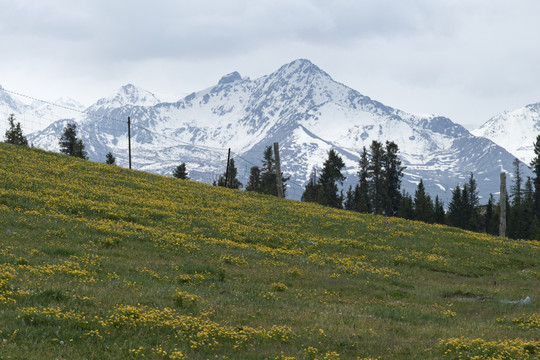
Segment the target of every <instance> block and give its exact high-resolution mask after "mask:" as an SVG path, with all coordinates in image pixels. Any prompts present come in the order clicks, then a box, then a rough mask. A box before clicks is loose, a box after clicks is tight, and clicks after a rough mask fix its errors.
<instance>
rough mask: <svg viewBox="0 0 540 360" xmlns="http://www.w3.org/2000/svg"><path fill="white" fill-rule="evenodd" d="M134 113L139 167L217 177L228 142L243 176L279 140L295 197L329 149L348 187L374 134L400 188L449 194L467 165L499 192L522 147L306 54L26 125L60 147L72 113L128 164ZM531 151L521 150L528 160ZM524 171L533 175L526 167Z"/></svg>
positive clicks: (482, 186)
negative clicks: (387, 95)
mask: <svg viewBox="0 0 540 360" xmlns="http://www.w3.org/2000/svg"><path fill="white" fill-rule="evenodd" d="M66 101H67V100H66ZM0 104H3V105H0V106H4V107H6V108H7V107H10V108H12V109H13V110H12V111H13V112H15V113H16V114H21V115H22V116H23V119H28V118H32V116H36V117H39V116H40V115H39V113H37V112H36V111H37V110H32V109H35V107H34V108H32V107H31V105H23V104H20V103H17V102H16V101H15V100H13V98H12V97H10V96H9V93H6V92H3V91H0ZM24 106H30V108H24ZM74 106H75V107H77V105H74ZM531 106H532V105H531ZM70 107H71V106H70ZM538 108H539V106H538V104H537V105H536V111H538ZM531 109H532V108H531ZM0 110H1V107H0ZM80 110H81V111H82V109H80ZM32 111H34V113H32ZM30 113H31V115H28V114H30ZM531 114H532V110H531ZM536 114H538V112H536ZM128 116H129V117H130V118H131V120H132V124H133V126H132V148H133V167H134V168H135V169H140V170H146V171H151V172H154V173H159V174H164V175H170V174H171V173H172V171H173V169H174V168H175V167H176V166H177V165H178V164H180V163H182V162H185V163H186V165H187V169H188V171H189V173H190V176H191V178H192V179H194V180H200V181H205V182H211V180H212V179H215V178H216V177H217V176H218V175H219V174H222V173H223V172H224V170H225V163H226V156H227V154H226V150H227V149H228V148H231V149H232V151H233V156H234V157H235V161H236V164H237V167H238V171H239V179H240V181H241V182H243V183H244V185H245V184H246V183H247V177H248V175H249V169H250V167H251V166H252V165H254V164H256V165H260V164H261V158H262V154H263V151H264V148H265V147H266V146H269V145H272V144H273V143H274V142H279V144H280V155H281V160H282V170H283V171H284V172H285V174H286V175H287V176H290V177H291V180H290V185H291V186H290V189H289V197H292V198H296V199H298V198H299V197H300V195H301V193H302V186H303V185H304V184H305V183H306V182H307V180H308V178H309V174H310V172H311V170H312V168H314V167H318V168H320V167H321V166H322V163H323V161H324V160H325V159H326V156H327V152H328V150H329V149H331V148H333V149H335V150H336V151H337V152H339V154H340V155H341V156H342V158H343V159H344V161H345V164H346V170H345V173H346V175H347V180H346V183H345V186H344V187H345V188H346V187H348V185H351V184H355V183H356V182H357V181H358V180H357V177H356V172H357V170H358V160H359V157H360V153H361V152H362V148H363V147H364V146H365V147H366V148H368V149H369V146H370V144H371V143H372V141H373V140H377V141H379V142H385V141H394V142H395V143H396V144H397V145H398V147H399V150H400V151H399V154H400V157H401V159H402V161H403V165H404V166H406V167H407V168H406V170H405V172H404V173H405V176H404V178H403V183H402V188H403V189H405V190H406V191H407V192H409V193H410V194H414V191H415V189H416V186H417V184H418V182H419V181H420V179H423V182H424V185H425V186H426V189H427V191H428V192H429V193H430V194H431V195H432V197H435V195H438V196H439V197H440V198H441V200H443V201H444V202H446V203H448V202H449V201H450V198H451V190H452V189H454V188H455V187H456V185H458V184H463V183H464V182H465V181H467V179H468V177H469V174H470V173H473V174H474V176H475V179H476V181H477V183H478V189H479V192H480V195H481V197H482V198H483V201H484V202H485V201H487V197H488V196H489V194H490V193H493V194H498V191H499V173H500V171H501V170H505V171H507V172H509V173H512V171H513V167H512V162H513V160H514V157H515V156H517V155H513V154H512V153H511V152H513V151H514V150H512V147H511V146H509V145H507V144H506V143H504V142H503V141H499V138H498V137H496V136H492V137H490V136H489V134H490V133H488V132H484V133H481V132H480V130H481V129H483V128H484V127H485V126H486V125H487V124H488V123H489V122H488V123H486V125H484V126H483V127H482V128H480V129H478V130H476V131H474V132H473V133H471V132H469V131H468V130H466V129H465V128H464V127H463V126H461V125H459V124H456V123H454V122H452V121H451V120H450V119H448V118H446V117H441V116H434V115H428V116H426V115H415V114H410V113H407V112H404V111H401V110H398V109H394V108H392V107H389V106H386V105H383V104H381V103H380V102H377V101H375V100H372V99H371V98H369V97H367V96H365V95H362V94H361V93H359V92H358V91H356V90H354V89H351V88H349V87H347V86H346V85H343V84H341V83H338V82H336V81H334V80H333V79H332V78H331V77H330V75H328V74H327V73H325V72H324V71H323V70H321V69H320V68H319V67H317V66H316V65H314V64H313V63H311V62H310V61H309V60H303V59H300V60H295V61H293V62H291V63H289V64H286V65H283V66H282V67H280V68H279V69H278V70H276V71H275V72H273V73H272V74H270V75H267V76H263V77H261V78H258V79H254V80H251V79H249V78H247V77H242V76H241V75H240V74H239V73H238V72H233V73H230V74H228V75H225V76H223V77H222V78H221V79H220V80H219V81H218V83H217V84H216V85H215V86H213V87H210V88H208V89H205V90H202V91H198V92H194V93H192V94H190V95H188V96H186V97H185V98H183V99H181V100H179V101H177V102H161V101H160V100H158V99H157V98H156V97H155V96H154V95H153V94H152V93H150V92H148V91H146V90H143V89H140V88H137V87H135V86H133V85H131V84H130V85H125V86H123V87H122V88H121V89H120V90H119V91H118V93H117V94H116V95H114V96H112V97H110V98H103V99H100V100H99V101H97V102H96V103H95V104H93V105H91V106H90V107H88V108H86V109H84V111H82V112H80V113H75V115H74V112H71V113H70V117H66V118H64V119H62V118H58V119H51V120H52V121H51V122H50V123H49V124H50V125H48V126H46V127H43V126H41V127H42V128H38V129H33V131H31V133H30V132H28V138H29V140H30V141H31V142H32V143H33V144H34V145H35V146H37V147H40V148H44V149H49V150H55V151H57V150H58V139H59V137H60V136H61V133H62V129H63V127H64V126H65V124H66V123H68V122H70V121H75V122H77V124H78V126H79V135H80V136H81V137H82V138H83V141H84V143H85V144H86V148H87V151H88V153H89V156H90V159H92V160H95V161H100V162H104V161H105V154H106V153H107V152H109V151H111V152H112V153H113V154H114V155H115V156H116V157H117V160H118V163H119V164H120V165H121V166H127V162H128V159H127V148H128V145H127V125H126V121H127V118H128ZM527 116H529V115H527ZM531 116H532V115H531ZM492 120H493V119H492ZM492 120H490V121H492ZM21 122H23V121H21ZM501 122H502V123H504V120H501ZM27 128H28V129H32V128H31V127H30V126H28V127H27ZM23 129H25V127H24V124H23ZM497 129H501V130H498V131H495V130H494V131H493V132H492V133H493V134H499V135H497V136H499V137H502V136H501V135H500V134H501V133H504V132H505V131H507V130H506V128H504V129H503V127H502V126H499V127H498V128H497ZM535 131H536V130H535ZM536 132H538V131H536ZM474 134H476V135H481V136H484V137H480V136H475V135H474ZM520 141H521V140H520ZM527 141H528V140H527ZM511 143H512V144H514V143H513V142H511ZM521 143H523V144H524V142H523V141H522V142H521ZM514 145H515V144H514ZM526 151H528V150H526V149H525V150H523V156H520V158H521V159H522V160H524V161H528V158H527V157H526V156H525V154H526ZM531 156H532V155H531ZM524 171H525V175H526V176H527V175H530V170H529V169H526V168H525V169H524Z"/></svg>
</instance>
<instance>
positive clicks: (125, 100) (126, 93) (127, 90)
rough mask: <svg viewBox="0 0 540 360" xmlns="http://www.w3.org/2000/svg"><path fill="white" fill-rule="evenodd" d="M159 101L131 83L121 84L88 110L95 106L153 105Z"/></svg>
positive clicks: (93, 108)
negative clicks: (112, 93) (111, 94)
mask: <svg viewBox="0 0 540 360" xmlns="http://www.w3.org/2000/svg"><path fill="white" fill-rule="evenodd" d="M159 103H160V101H159V100H158V98H156V96H155V95H154V94H152V93H151V92H149V91H146V90H144V89H141V88H139V87H136V86H135V85H132V84H127V85H124V86H122V87H121V88H120V89H119V90H118V91H117V92H116V94H114V95H113V96H111V97H108V98H103V99H100V100H98V101H97V103H96V104H95V105H93V106H91V107H90V108H89V111H92V110H95V109H96V108H119V107H122V106H126V105H132V106H154V105H157V104H159Z"/></svg>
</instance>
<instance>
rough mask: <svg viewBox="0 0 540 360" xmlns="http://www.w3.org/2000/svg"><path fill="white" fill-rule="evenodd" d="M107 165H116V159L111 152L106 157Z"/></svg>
mask: <svg viewBox="0 0 540 360" xmlns="http://www.w3.org/2000/svg"><path fill="white" fill-rule="evenodd" d="M105 164H108V165H116V158H115V157H114V156H113V154H112V152H110V151H109V152H108V153H107V155H105Z"/></svg>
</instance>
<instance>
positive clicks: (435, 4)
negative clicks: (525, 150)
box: [0, 0, 540, 126]
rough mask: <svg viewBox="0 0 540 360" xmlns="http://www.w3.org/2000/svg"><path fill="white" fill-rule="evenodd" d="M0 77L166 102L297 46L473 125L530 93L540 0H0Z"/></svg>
mask: <svg viewBox="0 0 540 360" xmlns="http://www.w3.org/2000/svg"><path fill="white" fill-rule="evenodd" d="M0 5H2V9H4V11H2V13H1V14H0V30H1V31H0V44H1V45H2V48H1V49H2V56H1V57H0V85H1V86H3V87H4V88H6V89H9V90H13V91H18V92H21V93H25V94H28V95H31V96H34V97H38V98H43V99H46V100H50V101H54V100H55V99H57V98H59V97H62V96H69V97H71V98H74V99H76V100H78V101H80V102H82V103H84V104H85V105H90V104H92V103H93V102H95V101H96V100H98V99H99V98H101V97H104V96H108V95H110V94H113V93H114V92H115V91H116V90H117V89H118V88H119V87H120V86H122V85H124V84H127V83H133V84H135V85H137V86H140V87H142V88H145V89H147V90H148V91H151V92H153V93H154V94H156V96H157V97H158V98H160V99H162V100H165V101H173V100H178V99H180V98H182V97H183V96H185V95H186V94H188V93H191V92H193V91H199V90H202V89H204V88H207V87H209V86H212V85H215V84H216V83H217V81H218V80H219V79H220V78H221V76H223V75H225V74H227V73H230V72H233V71H238V72H239V73H240V74H241V75H242V76H248V77H250V78H253V79H254V78H258V77H260V76H263V75H267V74H270V73H271V72H273V71H275V70H277V69H278V68H279V67H280V66H281V65H283V64H285V63H288V62H290V61H292V60H294V59H298V58H306V59H309V60H310V61H312V62H313V63H314V64H316V65H317V66H319V67H320V68H321V69H323V70H324V71H326V72H327V73H328V74H329V75H330V76H332V78H333V79H334V80H336V81H339V82H341V83H343V84H345V85H347V86H349V87H351V88H353V89H355V90H358V91H359V92H360V93H362V94H364V95H367V96H369V97H371V98H373V99H374V100H377V101H380V102H382V103H384V104H385V105H388V106H391V107H394V108H398V109H401V110H404V111H407V112H412V113H433V114H436V115H441V116H447V117H449V118H451V119H452V120H453V121H454V122H457V123H460V124H463V125H467V126H471V125H473V124H474V125H476V126H480V125H481V124H483V123H484V122H485V121H487V120H488V119H489V118H491V117H492V116H494V115H496V114H498V113H500V112H502V111H505V110H513V109H516V108H519V107H523V106H525V105H527V104H531V103H537V102H540V86H538V84H540V66H539V65H538V64H540V47H539V46H538V39H537V38H538V34H540V22H539V21H538V18H539V16H540V2H538V1H534V0H516V1H512V2H510V1H502V0H482V1H480V0H471V1H458V0H441V1H433V0H425V1H407V0H403V1H398V0H395V1H390V0H388V1H384V0H369V1H366V0H359V1H353V0H351V1H345V0H337V1H331V2H330V1H319V0H312V1H307V0H304V1H301V0H287V1H284V0H273V1H266V0H265V1H260V0H251V1H247V0H235V1H219V0H208V1H197V2H187V1H159V2H157V1H156V2H149V1H141V0H132V1H124V0H117V1H103V0H94V1H77V2H73V1H67V0H56V1H51V0H44V1H40V2H34V1H28V0H23V1H21V0H19V1H4V0H0Z"/></svg>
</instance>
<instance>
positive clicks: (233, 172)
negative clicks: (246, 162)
mask: <svg viewBox="0 0 540 360" xmlns="http://www.w3.org/2000/svg"><path fill="white" fill-rule="evenodd" d="M237 175H238V170H237V169H236V166H235V165H234V159H233V158H231V159H230V160H229V173H228V174H227V172H225V174H223V175H221V176H220V177H219V179H218V181H217V186H224V187H226V188H229V189H240V188H241V187H242V183H241V182H240V181H238V179H237V178H236V176H237Z"/></svg>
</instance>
